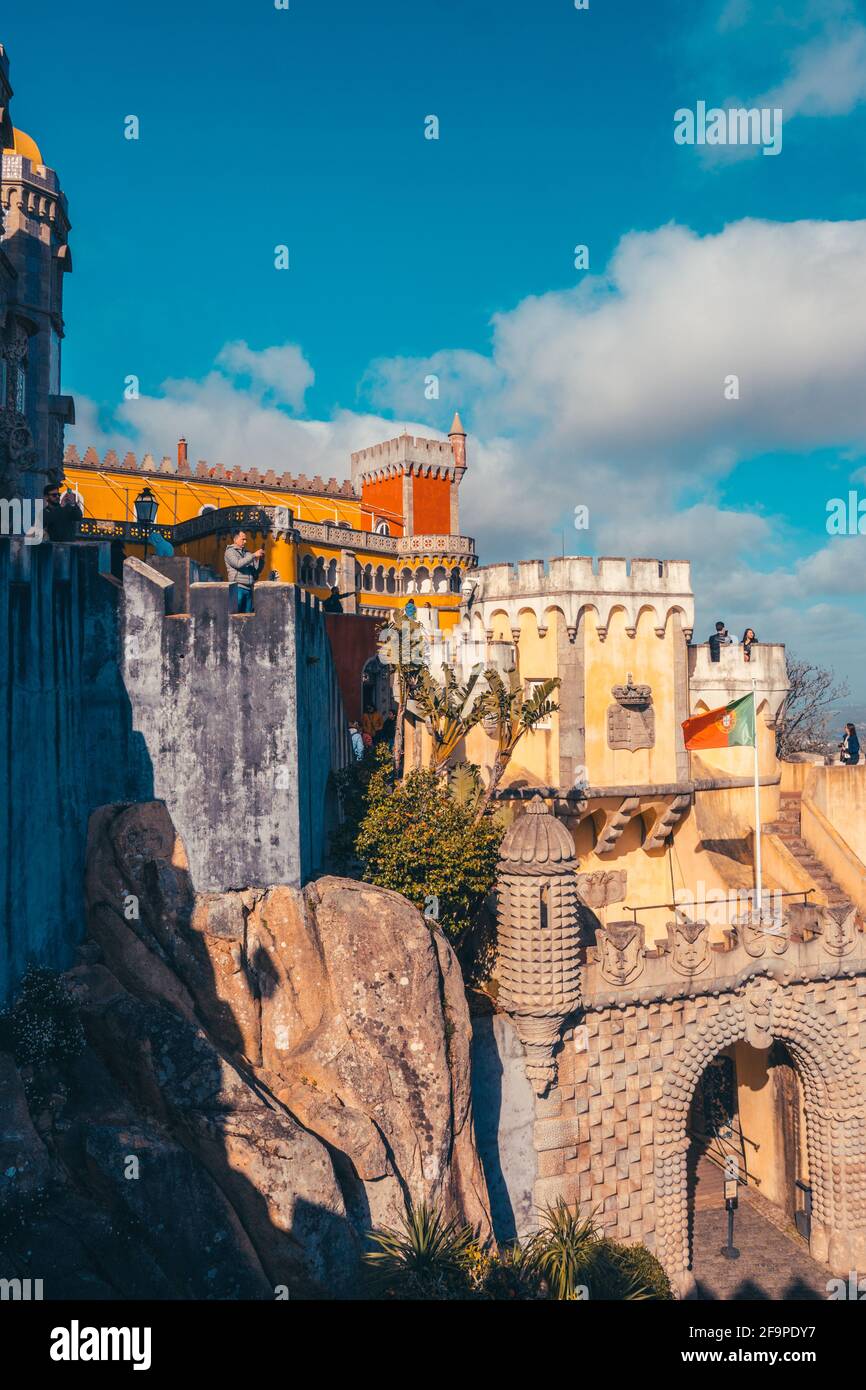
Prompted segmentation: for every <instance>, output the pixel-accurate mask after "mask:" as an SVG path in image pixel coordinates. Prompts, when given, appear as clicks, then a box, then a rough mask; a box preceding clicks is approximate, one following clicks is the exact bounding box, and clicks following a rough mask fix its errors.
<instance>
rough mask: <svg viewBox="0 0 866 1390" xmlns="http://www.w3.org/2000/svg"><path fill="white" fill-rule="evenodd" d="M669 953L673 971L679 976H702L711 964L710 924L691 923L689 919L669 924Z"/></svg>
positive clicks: (680, 919) (679, 919) (679, 918)
mask: <svg viewBox="0 0 866 1390" xmlns="http://www.w3.org/2000/svg"><path fill="white" fill-rule="evenodd" d="M668 951H669V953H670V963H671V969H672V970H674V971H675V972H676V973H677V975H685V976H686V977H689V976H692V975H700V974H701V972H702V971H703V970H706V968H707V966H708V965H709V963H710V930H709V925H708V923H706V922H690V921H689V919H688V918H687V917H677V919H676V921H675V922H668Z"/></svg>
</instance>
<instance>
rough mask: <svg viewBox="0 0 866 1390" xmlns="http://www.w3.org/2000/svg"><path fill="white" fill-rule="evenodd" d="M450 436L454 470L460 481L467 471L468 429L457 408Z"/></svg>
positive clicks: (449, 432)
mask: <svg viewBox="0 0 866 1390" xmlns="http://www.w3.org/2000/svg"><path fill="white" fill-rule="evenodd" d="M448 438H449V439H450V441H451V452H452V454H453V455H454V472H455V474H456V477H457V481H458V483H459V481H460V479H461V478H462V477H463V474H464V473H465V471H466V431H465V429H464V428H463V421H462V420H461V419H460V413H459V411H457V410H455V412H454V419H453V420H452V421H451V428H450V430H449V431H448Z"/></svg>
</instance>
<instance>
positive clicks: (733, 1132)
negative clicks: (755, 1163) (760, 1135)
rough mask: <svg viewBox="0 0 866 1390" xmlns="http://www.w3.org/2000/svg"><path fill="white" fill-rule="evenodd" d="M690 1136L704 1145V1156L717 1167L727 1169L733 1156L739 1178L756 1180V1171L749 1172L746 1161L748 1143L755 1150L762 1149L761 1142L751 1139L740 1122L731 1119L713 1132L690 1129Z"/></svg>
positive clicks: (743, 1181) (749, 1180) (742, 1180)
mask: <svg viewBox="0 0 866 1390" xmlns="http://www.w3.org/2000/svg"><path fill="white" fill-rule="evenodd" d="M689 1138H690V1139H694V1140H696V1141H697V1143H699V1144H701V1146H702V1156H703V1157H705V1158H708V1159H709V1160H710V1162H711V1163H715V1164H716V1166H717V1167H719V1168H724V1169H726V1170H727V1165H728V1162H729V1160H730V1159H731V1158H736V1160H737V1178H738V1180H739V1181H740V1182H742V1183H745V1184H748V1183H749V1182H754V1181H755V1175H754V1173H750V1172H749V1168H748V1163H747V1161H746V1145H747V1144H748V1145H749V1147H750V1148H752V1149H754V1150H755V1153H757V1152H758V1150H759V1149H760V1147H761V1146H760V1144H758V1143H756V1141H755V1140H754V1139H750V1138H749V1136H748V1135H747V1134H744V1133H743V1131H742V1130H741V1129H740V1126H739V1125H738V1124H735V1123H734V1122H733V1121H731V1123H730V1124H727V1125H725V1126H724V1128H723V1129H718V1130H715V1131H714V1132H713V1133H712V1134H703V1133H702V1132H701V1131H700V1130H697V1129H690V1130H689Z"/></svg>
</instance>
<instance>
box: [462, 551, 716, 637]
mask: <svg viewBox="0 0 866 1390" xmlns="http://www.w3.org/2000/svg"><path fill="white" fill-rule="evenodd" d="M472 578H473V580H475V581H476V585H477V587H476V589H475V592H474V593H473V595H472V603H471V608H470V609H467V610H465V621H466V626H467V628H468V627H469V625H470V624H471V626H472V628H473V631H474V630H475V628H476V627H478V626H479V625H483V627H484V629H485V631H487V632H490V631H491V630H492V620H493V618H494V616H495V615H496V614H497V613H505V614H506V615H507V616H508V618H509V621H510V624H511V627H512V629H513V630H515V631H516V630H518V629H519V627H520V614H521V613H522V612H525V611H527V610H528V611H531V612H533V613H534V614H535V616H536V619H537V622H538V627H539V631H540V632H542V634H543V633H544V632H545V631H546V630H547V625H548V615H549V614H550V613H551V612H560V613H562V614H563V616H564V617H565V621H566V626H567V628H568V632H569V635H570V636H573V635H574V634H575V633H576V631H577V626H578V623H579V621H580V618H581V615H582V613H583V612H584V611H585V610H590V609H591V610H593V611H594V612H595V614H596V628H597V631H598V634H599V636H600V638H601V640H602V641H604V638H605V636H606V635H607V630H608V627H609V624H610V619H611V616H612V614H613V613H614V612H615V611H617V610H619V609H621V610H623V611H624V612H625V615H626V631H627V632H628V633H629V635H634V632H635V631H636V628H637V622H638V618H639V617H640V614H641V613H642V612H643V611H644V610H648V611H650V612H652V613H653V614H654V617H655V624H654V625H655V629H656V632H657V634H658V635H659V636H663V635H664V632H665V629H666V626H667V622H668V618H669V617H670V616H671V614H672V613H676V614H679V616H680V619H681V621H682V627H683V630H684V632H685V633H686V634H687V636H690V635H691V632H692V629H693V627H694V594H693V592H692V586H691V567H690V564H689V562H688V560H654V559H646V558H643V557H640V558H636V559H633V560H627V559H624V558H622V557H619V556H607V555H604V556H601V557H600V558H598V559H593V557H592V556H585V555H567V556H562V557H556V558H554V559H551V560H549V561H547V562H546V563H545V561H543V560H523V561H520V562H519V563H518V564H516V565H514V564H510V563H505V564H497V565H486V566H484V567H483V568H481V569H479V570H476V571H474V573H473V575H472Z"/></svg>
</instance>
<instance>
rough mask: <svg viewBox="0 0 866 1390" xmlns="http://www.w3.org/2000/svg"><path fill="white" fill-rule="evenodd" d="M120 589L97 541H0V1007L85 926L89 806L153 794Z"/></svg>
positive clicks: (61, 957)
mask: <svg viewBox="0 0 866 1390" xmlns="http://www.w3.org/2000/svg"><path fill="white" fill-rule="evenodd" d="M118 599H119V588H118V585H117V584H116V583H115V582H114V581H112V580H111V579H110V578H109V577H107V576H105V575H103V574H100V572H99V547H97V546H64V545H51V544H44V545H38V546H36V545H34V546H28V545H25V544H24V542H23V541H21V540H14V539H9V538H5V537H4V538H0V623H2V631H3V634H4V636H3V641H2V642H0V719H2V736H0V786H2V788H3V802H2V813H0V1003H2V1001H4V1000H5V999H6V998H7V997H8V995H9V992H10V991H11V990H12V989H13V988H14V986H15V985H16V983H17V982H18V980H19V979H20V977H21V975H22V973H23V971H24V969H25V968H26V965H27V963H28V961H30V960H35V961H38V962H40V963H43V964H47V965H51V966H53V967H57V968H62V967H65V966H67V965H68V964H69V963H70V960H71V956H72V951H73V947H74V945H75V943H76V942H77V941H78V940H80V938H81V936H82V935H83V931H84V921H83V898H82V892H83V877H84V851H85V841H86V835H87V821H88V817H89V815H90V812H91V811H92V810H93V809H94V808H95V807H96V806H100V805H102V804H104V803H105V802H109V801H120V800H137V799H146V798H148V797H150V796H151V795H152V778H151V772H150V766H149V759H148V755H147V750H146V749H145V747H144V745H143V742H142V740H141V738H140V736H139V735H137V734H136V733H135V732H134V731H133V728H132V720H131V716H130V709H129V701H128V699H127V697H126V694H125V691H124V689H123V685H122V682H121V679H120V672H119V667H118V660H117V654H118V643H117V609H118Z"/></svg>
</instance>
